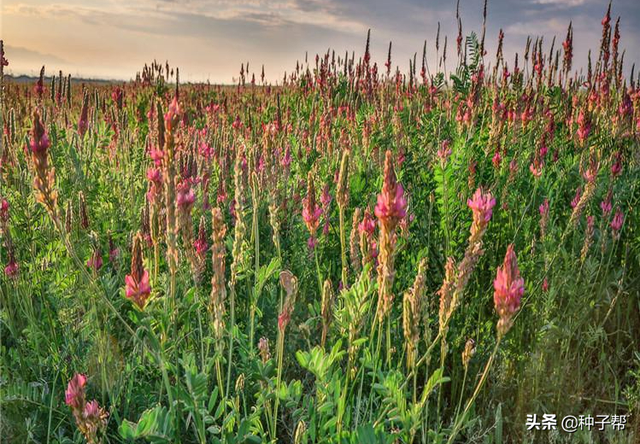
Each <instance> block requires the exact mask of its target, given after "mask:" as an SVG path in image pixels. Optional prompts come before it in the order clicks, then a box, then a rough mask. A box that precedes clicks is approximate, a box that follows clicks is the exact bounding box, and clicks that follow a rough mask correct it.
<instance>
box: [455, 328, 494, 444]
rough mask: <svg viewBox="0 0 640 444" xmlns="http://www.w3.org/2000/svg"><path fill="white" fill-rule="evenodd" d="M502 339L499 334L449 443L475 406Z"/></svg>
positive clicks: (457, 420) (456, 422) (457, 419)
mask: <svg viewBox="0 0 640 444" xmlns="http://www.w3.org/2000/svg"><path fill="white" fill-rule="evenodd" d="M501 340H502V337H501V336H498V340H497V341H496V346H495V347H494V349H493V352H492V353H491V356H490V357H489V360H488V361H487V364H486V365H485V367H484V371H483V372H482V376H481V377H480V381H478V385H477V386H476V389H475V390H474V392H473V395H472V396H471V398H470V399H469V401H467V405H466V406H465V408H464V411H463V412H462V416H461V417H459V418H458V417H456V421H455V424H454V426H453V430H452V431H451V435H450V436H449V440H448V441H447V444H452V443H453V440H454V439H455V437H456V435H457V434H458V432H459V431H460V427H462V425H463V424H464V420H465V418H466V417H467V414H468V413H469V410H471V406H473V403H474V402H475V400H476V398H477V397H478V394H479V393H480V390H481V389H482V386H483V385H484V383H485V381H486V380H487V375H488V374H489V369H490V368H491V365H492V364H493V361H494V359H495V357H496V354H497V352H498V347H500V341H501Z"/></svg>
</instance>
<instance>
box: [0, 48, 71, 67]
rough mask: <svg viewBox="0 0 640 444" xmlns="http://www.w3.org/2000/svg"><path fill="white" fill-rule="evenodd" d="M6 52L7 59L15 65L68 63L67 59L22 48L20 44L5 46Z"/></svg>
mask: <svg viewBox="0 0 640 444" xmlns="http://www.w3.org/2000/svg"><path fill="white" fill-rule="evenodd" d="M4 52H5V54H6V57H7V59H8V60H9V64H10V65H9V66H11V65H15V64H17V63H20V64H30V65H34V64H36V65H37V64H40V65H49V64H66V63H68V62H67V61H66V60H64V59H62V58H60V57H58V56H56V55H53V54H47V53H42V52H39V51H34V50H33V49H27V48H22V47H19V46H11V45H7V46H5V49H4Z"/></svg>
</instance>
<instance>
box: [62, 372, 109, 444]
mask: <svg viewBox="0 0 640 444" xmlns="http://www.w3.org/2000/svg"><path fill="white" fill-rule="evenodd" d="M86 384H87V377H86V376H85V375H83V374H80V373H78V374H76V375H74V377H73V378H71V380H70V381H69V384H68V385H67V390H66V391H65V402H66V404H67V405H68V406H69V407H70V408H71V412H72V413H73V417H74V418H75V420H76V424H77V426H78V429H79V430H80V432H81V433H82V434H83V435H84V437H85V438H86V440H87V442H88V443H89V444H97V443H99V442H100V435H101V433H102V432H103V431H104V428H105V427H106V425H107V417H108V416H109V414H108V413H107V412H106V411H105V410H104V409H103V408H102V407H100V405H99V404H98V401H96V400H95V399H94V400H93V401H86V399H85V385H86Z"/></svg>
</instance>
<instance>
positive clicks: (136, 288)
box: [124, 233, 151, 310]
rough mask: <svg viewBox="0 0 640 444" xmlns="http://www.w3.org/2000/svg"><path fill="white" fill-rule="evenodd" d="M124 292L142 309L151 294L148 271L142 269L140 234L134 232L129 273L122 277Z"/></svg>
mask: <svg viewBox="0 0 640 444" xmlns="http://www.w3.org/2000/svg"><path fill="white" fill-rule="evenodd" d="M124 280H125V293H126V295H127V298H129V299H131V301H133V303H135V304H136V305H137V306H138V308H140V309H141V310H142V309H144V307H145V305H146V304H147V299H148V298H149V295H150V294H151V286H150V285H149V272H148V271H147V270H145V269H144V265H143V262H142V236H141V235H140V233H138V234H136V236H135V238H134V239H133V250H132V252H131V274H128V275H127V276H125V278H124Z"/></svg>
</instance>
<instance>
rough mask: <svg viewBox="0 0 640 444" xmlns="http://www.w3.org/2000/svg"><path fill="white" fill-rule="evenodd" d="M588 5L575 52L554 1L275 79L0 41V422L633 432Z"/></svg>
mask: <svg viewBox="0 0 640 444" xmlns="http://www.w3.org/2000/svg"><path fill="white" fill-rule="evenodd" d="M611 13H612V10H611V9H609V11H608V12H607V13H606V15H605V19H604V20H603V21H602V27H603V34H602V41H601V45H600V49H599V51H598V52H596V51H597V50H596V51H594V52H592V53H591V56H590V58H589V59H587V60H584V61H581V60H580V61H579V60H577V59H576V57H577V54H581V53H582V52H579V51H577V47H578V46H580V51H583V50H584V49H586V48H582V47H581V44H582V42H579V41H578V39H577V38H576V39H574V25H575V30H576V32H578V27H577V23H575V24H569V27H568V30H567V33H566V37H565V36H564V33H563V38H564V40H563V42H562V44H561V45H555V42H553V43H552V40H551V39H547V38H546V37H545V38H544V39H542V38H538V39H533V40H532V39H528V40H527V43H526V45H525V47H524V48H523V50H522V51H521V52H520V53H519V54H520V55H519V56H514V58H513V60H511V59H509V60H507V55H506V52H503V44H504V45H505V46H504V48H505V51H506V48H507V47H509V45H511V44H512V43H513V42H512V41H510V36H509V29H511V28H506V29H505V30H504V31H503V30H500V32H499V33H498V34H497V39H498V40H497V41H498V51H497V52H495V53H494V54H495V58H494V57H493V56H491V55H489V54H488V53H489V51H488V49H489V44H488V42H489V40H490V36H488V35H486V33H487V31H488V30H490V29H491V28H488V27H487V26H486V25H487V23H486V19H487V15H486V14H487V13H486V7H485V14H484V22H485V23H484V24H483V26H482V32H481V34H478V35H476V33H474V32H470V33H469V35H468V36H466V38H465V36H464V34H463V27H462V19H461V16H460V15H459V14H457V17H456V19H457V25H458V26H457V29H456V32H457V39H456V48H457V51H451V49H449V50H447V39H446V37H445V36H444V35H441V33H440V30H439V29H440V28H438V32H437V34H436V39H435V42H434V43H435V47H434V48H432V47H431V46H428V45H427V43H425V44H424V46H422V44H421V48H422V49H423V54H424V56H423V61H422V66H417V65H420V60H419V59H416V58H413V59H412V60H411V62H410V66H409V69H408V71H406V70H403V68H401V67H397V68H394V66H395V65H394V63H395V62H394V61H393V58H392V56H393V54H392V51H391V49H392V45H391V44H389V46H388V51H385V53H384V54H380V57H383V59H381V60H383V61H384V62H386V63H384V68H381V66H382V65H379V64H378V63H376V61H375V56H376V54H375V53H374V51H373V48H375V47H377V45H378V43H380V42H376V41H375V38H376V37H375V36H376V33H373V32H372V33H370V34H369V35H368V36H367V40H366V44H365V46H364V48H363V50H364V52H362V53H361V54H360V55H358V53H357V52H355V53H347V54H346V55H344V56H342V55H340V56H338V54H337V53H334V52H333V51H328V52H326V53H324V54H318V55H317V56H316V57H315V58H307V59H305V60H304V61H300V62H298V63H296V64H295V68H294V69H293V70H292V71H288V73H287V74H286V75H285V76H284V77H283V78H281V79H279V81H278V83H277V84H275V83H274V84H269V83H268V81H267V78H266V76H265V74H264V68H262V69H260V67H258V71H256V74H254V71H253V70H254V69H255V68H256V66H253V62H252V63H251V65H250V64H248V63H243V65H242V66H241V68H240V71H239V74H240V75H239V77H238V78H237V84H234V85H227V86H213V85H209V84H183V83H181V82H180V76H179V71H178V69H177V67H172V66H170V65H169V63H168V62H167V63H166V64H160V63H158V62H156V61H154V62H152V63H150V64H147V65H144V67H143V68H142V70H141V71H140V72H139V73H138V75H137V76H136V78H135V80H132V81H129V82H124V83H118V84H116V83H114V82H90V81H86V82H84V81H80V80H78V81H76V80H75V79H73V78H71V77H68V76H65V75H64V73H62V72H60V73H59V74H55V75H54V76H52V77H51V78H50V77H49V76H48V75H47V71H46V70H45V69H44V68H43V69H42V70H41V74H40V76H39V77H38V78H37V79H34V80H33V82H31V83H30V84H27V83H20V82H17V81H16V80H15V79H12V78H8V77H6V78H5V77H4V68H5V67H6V66H11V65H9V63H10V62H12V54H11V52H10V51H9V49H11V48H12V47H8V49H7V53H5V50H4V46H3V45H0V50H1V51H0V61H1V63H0V67H1V68H2V69H3V71H2V73H1V74H2V75H0V82H2V85H0V86H2V87H0V94H1V99H2V107H1V110H0V112H1V116H2V121H1V125H0V126H2V130H3V132H2V144H1V145H0V241H1V242H0V245H1V246H2V248H1V249H0V260H1V261H2V267H3V273H2V280H1V281H0V291H1V293H0V301H1V304H0V335H1V337H2V347H1V350H2V356H1V360H0V366H1V367H0V371H1V373H0V374H1V375H2V378H0V394H1V395H0V396H1V397H0V399H1V401H2V406H1V410H0V437H2V438H5V440H6V441H7V442H11V443H13V442H47V443H81V442H88V443H91V444H106V443H127V442H131V443H133V442H152V443H185V444H191V443H197V444H205V443H225V444H226V443H228V444H235V443H260V442H263V443H276V442H281V443H296V444H298V443H299V444H302V443H340V444H342V443H388V444H391V443H411V444H413V443H450V444H453V443H466V442H469V443H476V442H483V443H511V442H558V443H560V442H574V441H573V440H574V439H575V442H620V443H623V442H624V443H635V442H638V439H639V437H640V435H639V434H638V430H639V429H640V355H638V352H637V349H638V347H637V346H638V337H640V308H639V307H640V306H639V304H638V298H639V297H640V280H639V276H640V212H639V211H638V208H639V206H640V187H639V186H638V185H639V184H640V150H639V147H640V84H639V81H638V78H637V74H635V72H634V71H631V70H630V69H627V68H628V67H629V66H628V65H630V63H629V62H628V61H625V59H624V57H623V56H624V54H625V53H624V51H623V49H622V47H621V46H620V45H621V42H624V40H621V30H624V27H623V26H622V25H620V24H619V23H618V22H617V21H614V20H612V16H611ZM620 22H621V23H625V18H624V17H623V18H622V19H620ZM575 37H577V34H576V35H575ZM485 44H486V46H485ZM554 45H555V46H554ZM385 48H386V43H385ZM393 48H394V51H395V48H396V46H395V45H394V46H393ZM447 51H449V53H447ZM492 52H493V51H492ZM432 53H433V54H432ZM433 55H435V56H436V58H437V59H438V60H437V61H438V63H437V64H436V65H435V66H432V65H429V61H430V58H429V57H431V56H433ZM447 56H449V57H448V58H447ZM627 57H629V56H627ZM452 60H453V63H454V64H455V65H456V66H455V67H454V68H453V69H452V68H451V66H450V65H451V63H452ZM583 62H584V66H585V68H584V69H582V64H583ZM38 68H39V66H38ZM628 71H631V72H630V74H629V75H627V72H628ZM550 414H554V415H557V420H558V424H557V425H556V429H554V430H546V429H544V428H543V427H537V428H536V427H535V423H534V424H533V425H531V422H529V426H530V427H529V426H528V425H527V421H528V420H527V418H531V417H532V416H531V415H537V417H539V418H542V417H543V415H550ZM568 415H574V416H576V417H577V418H579V417H580V415H582V417H583V418H584V420H585V421H587V419H588V417H589V416H591V417H593V418H597V417H598V415H610V420H609V425H608V426H604V427H602V428H600V427H598V426H592V427H588V426H587V425H586V424H588V423H587V422H584V424H583V427H582V430H581V431H580V432H579V433H576V434H568V433H565V432H563V430H562V429H561V423H560V419H561V417H562V416H568ZM614 415H615V417H616V418H617V420H616V421H617V424H618V427H617V428H616V429H613V426H612V421H613V417H614ZM622 417H624V418H625V421H626V424H625V425H626V426H625V427H621V426H620V424H621V421H622V420H621V419H620V418H622ZM3 442H4V441H3Z"/></svg>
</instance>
